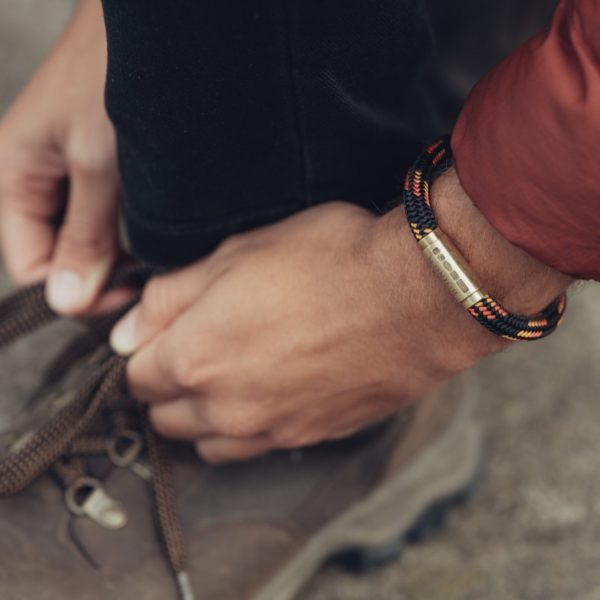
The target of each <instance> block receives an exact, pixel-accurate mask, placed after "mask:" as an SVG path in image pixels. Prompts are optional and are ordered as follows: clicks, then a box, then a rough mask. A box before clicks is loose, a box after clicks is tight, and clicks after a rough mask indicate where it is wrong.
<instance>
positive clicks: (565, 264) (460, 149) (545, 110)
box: [452, 0, 600, 280]
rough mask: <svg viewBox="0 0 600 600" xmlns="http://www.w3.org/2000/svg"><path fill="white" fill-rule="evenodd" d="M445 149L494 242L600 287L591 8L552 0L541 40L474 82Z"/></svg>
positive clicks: (579, 1)
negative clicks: (496, 235)
mask: <svg viewBox="0 0 600 600" xmlns="http://www.w3.org/2000/svg"><path fill="white" fill-rule="evenodd" d="M452 147H453V150H454V154H455V157H456V168H457V171H458V175H459V177H460V180H461V182H462V185H463V187H464V188H465V190H466V192H467V193H468V194H469V196H470V197H471V199H472V200H473V202H474V203H475V204H476V205H477V206H478V208H479V209H480V210H481V211H482V212H483V214H484V215H485V216H486V218H487V219H488V220H489V221H490V223H491V224H492V225H493V226H494V227H495V228H496V229H497V230H498V231H500V233H502V234H503V235H504V237H506V238H507V239H508V240H509V241H511V242H512V243H514V244H515V245H517V246H520V247H521V248H523V249H524V250H526V251H527V252H529V253H530V254H532V255H533V256H536V257H537V258H538V259H540V260H541V261H543V262H544V263H546V264H548V265H551V266H553V267H554V268H556V269H558V270H559V271H562V272H564V273H568V274H570V275H573V276H576V277H579V278H585V279H596V280H600V0H562V1H561V2H560V4H559V6H558V8H557V11H556V14H555V17H554V21H553V24H552V27H551V29H550V30H549V31H548V32H544V33H542V34H539V35H537V36H535V37H534V38H532V39H531V40H529V41H528V42H527V43H526V44H524V45H523V46H522V47H521V48H520V49H518V50H517V51H516V52H514V53H513V54H511V55H510V56H509V57H508V58H507V59H506V60H505V61H504V62H503V63H501V64H500V66H498V67H497V68H496V69H495V70H494V71H492V72H491V73H490V74H488V75H487V76H486V77H485V78H484V79H483V80H482V81H480V82H479V83H478V84H477V85H476V86H475V88H474V89H473V91H472V92H471V95H470V96H469V99H468V101H467V104H466V106H465V108H464V109H463V112H462V114H461V116H460V117H459V120H458V122H457V125H456V127H455V130H454V134H453V137H452Z"/></svg>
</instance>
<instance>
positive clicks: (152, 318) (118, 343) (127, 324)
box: [110, 261, 205, 371]
mask: <svg viewBox="0 0 600 600" xmlns="http://www.w3.org/2000/svg"><path fill="white" fill-rule="evenodd" d="M204 271H205V263H204V261H199V262H197V263H195V264H194V265H192V266H190V267H187V268H185V269H181V270H180V271H175V272H173V273H169V274H167V275H161V276H158V277H155V278H153V279H152V280H151V281H150V282H149V283H148V284H147V285H146V287H145V289H144V292H143V294H142V299H141V301H140V303H139V304H138V305H137V306H136V307H135V308H133V309H132V310H131V311H130V312H129V313H128V314H127V315H125V317H123V319H121V321H119V323H117V325H116V326H115V327H114V329H113V331H112V333H111V336H110V343H111V345H112V347H113V350H115V352H117V353H118V354H121V355H123V356H128V355H130V354H132V353H133V352H135V351H136V350H137V349H138V348H140V347H141V346H143V345H144V344H147V343H148V342H149V341H150V340H152V339H153V338H154V337H155V336H156V335H157V334H158V333H159V332H161V331H162V330H164V329H165V328H166V327H168V326H169V325H170V324H171V323H172V322H173V321H174V320H175V319H176V318H177V317H178V316H179V315H180V314H182V313H183V312H185V311H186V310H187V309H188V308H189V307H190V306H191V305H192V304H193V303H194V301H195V300H196V299H197V297H198V296H199V294H200V293H201V291H202V289H203V286H204V285H205V281H204V280H205V272H204ZM156 350H157V349H156V348H154V349H153V350H152V351H151V352H149V353H148V354H147V356H144V357H143V358H144V359H148V360H152V359H155V358H158V356H159V353H157V352H156ZM142 362H143V360H140V361H138V363H139V364H140V366H141V363H142ZM149 369H151V367H148V368H147V369H145V370H146V371H148V370H149Z"/></svg>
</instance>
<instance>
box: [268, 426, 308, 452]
mask: <svg viewBox="0 0 600 600" xmlns="http://www.w3.org/2000/svg"><path fill="white" fill-rule="evenodd" d="M271 438H272V439H273V442H274V443H275V445H276V446H277V447H278V448H287V449H292V448H300V447H302V446H308V445H309V444H311V443H314V441H315V440H314V439H313V438H312V436H310V435H309V434H307V433H305V432H303V431H299V430H297V429H295V428H291V427H284V428H281V429H277V430H275V431H273V432H272V433H271Z"/></svg>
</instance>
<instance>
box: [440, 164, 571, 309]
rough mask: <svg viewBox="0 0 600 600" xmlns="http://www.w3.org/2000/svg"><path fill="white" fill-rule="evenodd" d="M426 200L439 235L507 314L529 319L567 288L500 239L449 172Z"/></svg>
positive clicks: (562, 278)
mask: <svg viewBox="0 0 600 600" xmlns="http://www.w3.org/2000/svg"><path fill="white" fill-rule="evenodd" d="M431 197H432V207H433V210H434V213H435V216H436V219H437V222H438V225H439V227H440V229H441V230H442V231H444V232H445V233H446V234H447V235H448V237H449V238H450V239H451V240H452V241H453V242H454V244H455V245H456V247H457V248H458V249H459V251H460V252H461V254H462V255H463V256H464V258H465V259H466V261H467V263H468V264H469V266H470V267H471V269H472V271H473V272H474V273H475V274H476V275H477V276H478V278H479V279H480V280H481V281H482V283H483V285H484V287H485V289H486V290H487V291H488V292H489V293H490V294H491V295H492V296H493V297H494V298H497V299H498V300H499V301H500V302H502V304H503V305H504V306H505V307H506V308H507V309H508V310H510V311H511V312H515V313H520V314H525V315H528V314H535V313H537V312H538V311H540V310H541V309H542V308H544V307H545V306H547V305H548V304H549V303H550V302H551V301H552V300H553V299H554V298H556V297H557V296H558V295H559V294H561V293H562V292H564V290H565V289H566V288H567V287H568V286H569V285H570V284H571V283H572V282H573V279H572V278H571V277H569V276H568V275H564V274H563V273H560V272H559V271H556V270H554V269H552V268H551V267H549V266H547V265H545V264H543V263H541V262H539V261H538V260H537V259H535V258H534V257H532V256H531V255H529V254H527V253H526V252H525V251H523V250H521V249H520V248H518V247H516V246H513V245H512V244H511V243H510V242H508V241H507V240H506V239H505V238H504V237H502V235H501V234H500V233H498V232H497V231H496V230H495V229H494V228H493V227H492V225H490V223H489V222H488V221H487V220H486V218H485V217H484V215H483V214H482V213H481V212H480V211H479V210H478V209H477V208H476V207H475V205H474V204H473V203H472V202H471V200H470V198H469V197H468V195H467V194H466V192H465V191H464V189H463V188H462V186H461V184H460V182H459V180H458V177H457V175H456V173H455V171H454V169H450V170H449V171H447V172H446V173H444V174H443V175H442V176H441V177H440V178H439V179H438V180H437V181H436V182H435V184H434V186H433V189H432V194H431Z"/></svg>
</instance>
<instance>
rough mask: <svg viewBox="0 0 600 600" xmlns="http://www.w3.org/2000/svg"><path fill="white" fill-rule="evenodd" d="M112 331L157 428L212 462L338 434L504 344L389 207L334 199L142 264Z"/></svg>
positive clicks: (514, 253)
mask: <svg viewBox="0 0 600 600" xmlns="http://www.w3.org/2000/svg"><path fill="white" fill-rule="evenodd" d="M452 185H454V188H456V189H458V188H457V186H456V185H455V184H452V182H450V183H449V184H446V188H448V186H450V187H449V191H447V192H444V191H443V190H442V193H441V194H439V195H440V196H442V197H443V196H444V194H446V195H448V194H450V195H452V194H453V193H454V195H456V194H455V190H454V191H453V188H452ZM458 187H459V186H458ZM438 189H439V186H438ZM463 196H464V194H463ZM463 204H464V206H463V208H462V209H461V210H462V211H463V213H465V211H468V210H471V209H472V206H471V205H470V202H468V199H466V201H465V200H464V198H463ZM458 207H459V209H460V208H461V202H458ZM469 207H471V208H469ZM400 210H401V209H400ZM472 220H473V219H472ZM475 220H476V218H475ZM463 225H464V226H465V227H467V226H468V225H474V226H475V231H477V223H474V224H473V223H472V222H471V223H464V224H463ZM482 226H483V225H482ZM487 227H489V225H487ZM449 233H450V232H449ZM493 235H494V234H492V236H493ZM495 235H496V236H497V234H495ZM497 237H498V238H499V236H497ZM493 241H494V240H493V239H492V238H490V236H488V237H487V238H486V243H487V244H488V245H489V244H490V243H492V242H493ZM497 241H498V243H499V244H504V245H506V246H508V244H507V243H506V242H505V241H504V240H502V239H499V240H497ZM471 249H472V248H471ZM496 250H498V249H497V248H496ZM520 255H523V253H522V252H521V251H519V250H517V249H515V248H512V247H510V246H509V248H508V249H506V251H505V252H504V253H503V254H501V258H503V259H504V258H508V259H511V260H512V261H513V262H512V263H510V264H511V269H514V268H515V263H514V260H516V259H517V258H520V259H521V262H523V261H524V264H525V265H527V264H528V261H530V260H532V259H530V258H529V257H525V256H520ZM542 269H543V270H544V272H546V271H547V269H546V268H545V267H542ZM507 270H508V269H507ZM512 272H513V271H512V270H511V273H512ZM511 277H512V274H511ZM505 282H506V283H507V287H509V286H508V282H507V279H506V277H505ZM546 287H552V286H546ZM557 287H560V285H558V284H557ZM555 291H556V290H548V289H546V290H544V293H543V294H538V298H537V300H538V301H541V302H542V303H543V301H544V299H543V298H542V299H540V297H539V296H540V295H542V296H543V295H544V294H547V295H548V296H549V297H551V296H552V294H553V293H554V292H555ZM509 306H510V304H509ZM540 307H541V306H539V307H538V308H540ZM112 343H113V346H114V347H115V348H116V349H117V350H118V351H120V352H121V353H122V354H130V353H132V352H134V354H133V357H132V358H131V360H130V363H129V368H128V377H129V384H130V389H131V391H132V393H133V395H134V396H135V397H137V398H138V399H139V400H141V401H143V402H147V403H148V404H150V415H151V419H152V422H153V424H154V426H155V427H156V429H157V430H158V431H159V432H160V433H162V434H164V435H166V436H168V437H173V438H179V439H189V440H194V441H195V442H196V445H197V449H198V451H199V453H200V454H201V455H202V456H203V457H204V458H206V459H207V460H209V461H212V462H219V461H224V460H233V459H242V458H248V457H251V456H254V455H256V454H259V453H262V452H264V451H266V450H269V449H272V448H292V447H298V446H302V445H306V444H312V443H315V442H319V441H322V440H328V439H333V438H337V437H340V436H346V435H348V434H350V433H352V432H354V431H356V430H358V429H359V428H362V427H364V426H366V425H367V424H369V423H372V422H374V421H376V420H378V419H381V418H382V417H385V416H386V415H389V414H390V413H392V412H394V411H396V410H398V409H399V408H401V407H403V406H406V405H409V404H411V403H413V402H415V401H416V400H417V399H419V398H420V397H422V396H423V395H425V394H427V393H428V392H429V391H431V390H433V389H434V388H435V387H437V386H439V385H440V384H441V383H442V382H444V381H445V380H447V379H448V378H450V377H452V376H453V375H455V374H457V373H459V372H460V371H462V370H464V369H466V368H468V367H469V366H470V365H472V364H473V363H474V362H476V361H477V360H478V359H479V358H481V357H483V356H485V355H486V354H489V353H490V352H493V351H495V350H499V349H501V348H503V347H504V346H505V345H506V342H505V341H503V340H500V339H499V338H496V337H494V336H493V335H491V334H489V333H488V332H487V331H485V330H484V329H483V328H481V327H480V326H479V325H478V324H477V323H475V322H474V321H472V319H471V317H469V315H468V314H467V313H466V311H464V309H462V307H459V306H458V305H456V304H455V302H454V301H453V299H452V297H451V295H450V293H449V292H448V291H447V290H446V289H445V287H444V285H443V284H442V283H441V282H440V281H439V280H438V277H437V275H436V274H435V273H434V272H433V271H432V270H431V269H430V267H429V266H428V265H427V263H426V262H425V260H424V258H423V256H421V251H420V249H419V248H418V246H417V244H416V243H415V241H414V239H413V238H412V235H411V234H410V232H409V230H408V227H407V225H406V223H405V220H404V218H403V216H402V215H399V214H398V211H393V212H392V213H391V214H390V215H388V216H387V217H385V218H376V217H375V216H373V215H372V214H370V213H368V212H366V211H364V210H362V209H360V208H357V207H355V206H352V205H349V204H343V203H332V204H328V205H324V206H321V207H318V208H313V209H310V210H307V211H305V212H303V213H301V214H299V215H296V216H294V217H291V218H289V219H287V220H285V221H283V222H281V223H279V224H276V225H273V226H270V227H265V228H263V229H260V230H256V231H254V232H251V233H247V234H244V235H240V236H236V237H234V238H232V239H230V240H228V241H226V242H225V243H224V244H223V245H222V246H221V247H220V248H219V249H218V250H217V251H216V252H215V253H214V254H213V255H212V256H210V257H209V258H207V259H205V260H202V261H200V262H198V263H197V264H194V265H193V266H191V267H188V268H186V269H183V270H181V271H179V272H177V273H173V274H170V275H165V276H162V277H159V278H156V279H154V280H153V281H151V282H150V284H149V286H148V287H147V289H146V290H145V293H144V296H143V299H142V301H141V303H140V305H139V306H138V307H137V308H135V309H134V310H133V311H132V312H131V313H130V314H129V315H128V316H127V317H125V319H124V320H123V321H122V322H121V323H120V324H119V325H118V326H117V328H116V329H115V330H114V331H113V335H112Z"/></svg>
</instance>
